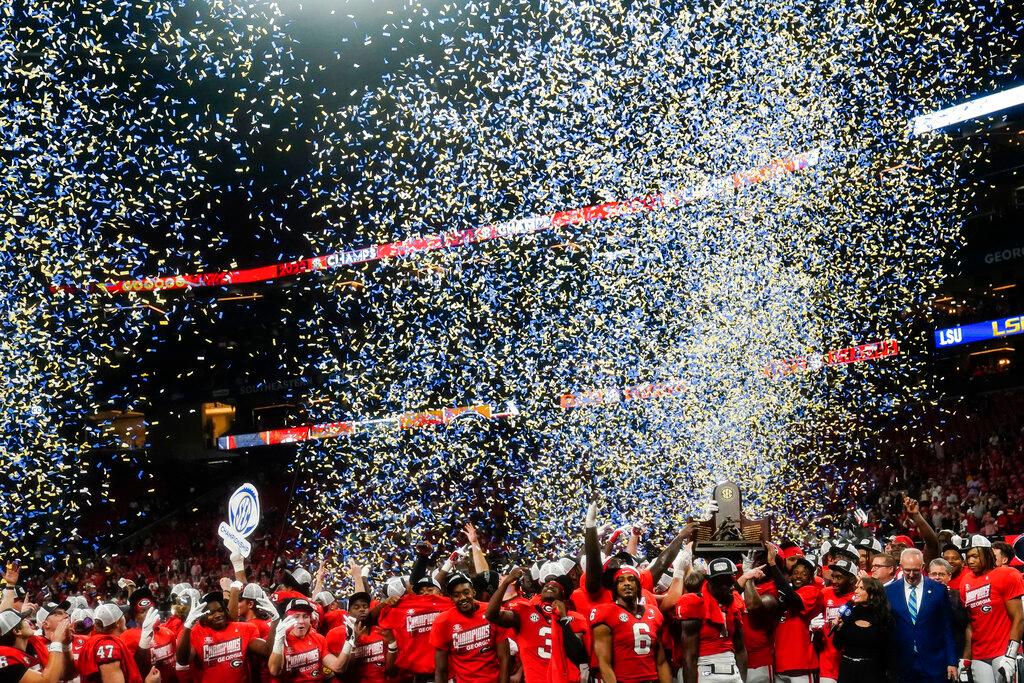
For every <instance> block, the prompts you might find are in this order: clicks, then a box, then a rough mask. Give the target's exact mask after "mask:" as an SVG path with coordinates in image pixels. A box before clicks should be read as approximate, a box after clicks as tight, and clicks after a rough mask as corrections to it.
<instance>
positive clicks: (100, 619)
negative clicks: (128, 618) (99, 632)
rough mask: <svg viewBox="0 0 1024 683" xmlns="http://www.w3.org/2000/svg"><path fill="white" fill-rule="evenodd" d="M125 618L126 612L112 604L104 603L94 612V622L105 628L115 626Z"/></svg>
mask: <svg viewBox="0 0 1024 683" xmlns="http://www.w3.org/2000/svg"><path fill="white" fill-rule="evenodd" d="M123 618H124V612H122V611H121V608H120V607H118V606H117V605H115V604H114V603H112V602H105V603H103V604H102V605H100V606H99V607H97V608H96V610H95V611H94V612H93V621H95V622H96V623H97V624H99V625H100V626H102V627H103V628H108V627H110V626H113V625H114V624H116V623H117V622H118V621H120V620H121V619H123Z"/></svg>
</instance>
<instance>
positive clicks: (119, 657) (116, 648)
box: [78, 633, 142, 683]
mask: <svg viewBox="0 0 1024 683" xmlns="http://www.w3.org/2000/svg"><path fill="white" fill-rule="evenodd" d="M104 664H117V665H118V666H120V668H121V675H123V676H124V680H125V683H142V676H141V675H140V674H139V667H138V666H136V664H135V659H134V658H133V657H132V654H131V653H130V652H129V651H128V647H127V646H126V645H125V644H124V641H122V640H121V639H120V638H119V637H117V636H115V635H110V634H107V633H96V634H93V635H91V636H89V639H88V640H86V641H85V644H84V645H82V653H81V654H80V655H79V657H78V673H79V675H80V676H81V677H82V683H100V681H101V680H102V679H101V677H100V667H101V666H103V665H104Z"/></svg>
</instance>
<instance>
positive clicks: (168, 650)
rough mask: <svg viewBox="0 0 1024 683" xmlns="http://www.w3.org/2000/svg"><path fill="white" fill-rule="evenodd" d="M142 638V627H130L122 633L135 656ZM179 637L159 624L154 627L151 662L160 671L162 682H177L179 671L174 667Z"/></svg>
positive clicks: (150, 654)
mask: <svg viewBox="0 0 1024 683" xmlns="http://www.w3.org/2000/svg"><path fill="white" fill-rule="evenodd" d="M140 638H142V629H141V628H130V629H128V630H127V631H125V632H124V633H122V634H121V640H123V641H124V644H125V646H126V647H127V648H128V651H129V652H131V653H132V656H133V657H134V656H135V652H136V651H137V650H138V649H139V639H140ZM177 640H178V639H177V637H175V635H174V633H173V632H172V631H171V629H169V628H167V627H165V626H160V625H157V627H156V628H154V629H153V643H152V644H151V645H150V646H149V656H150V662H151V663H152V665H153V666H155V667H156V668H157V669H159V671H160V681H161V683H177V681H178V672H177V670H176V669H175V668H174V665H175V662H176V659H175V654H176V652H177Z"/></svg>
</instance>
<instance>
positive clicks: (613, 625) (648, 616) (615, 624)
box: [590, 566, 672, 683]
mask: <svg viewBox="0 0 1024 683" xmlns="http://www.w3.org/2000/svg"><path fill="white" fill-rule="evenodd" d="M640 591H641V588H640V572H638V571H637V570H636V568H635V567H630V566H624V567H620V568H619V569H618V570H617V571H616V572H615V574H614V576H613V577H612V596H613V598H612V602H610V603H603V604H600V605H596V606H595V607H593V608H592V609H591V613H590V624H591V628H592V635H593V641H594V654H595V655H596V658H597V664H598V667H599V669H600V678H601V680H602V681H603V683H646V682H648V681H658V682H659V683H670V681H671V679H672V672H671V670H670V669H669V665H668V659H667V658H666V657H665V651H664V650H663V649H662V647H661V627H662V624H663V623H664V617H663V616H662V614H661V610H659V609H658V605H657V604H655V603H652V602H651V601H649V600H641V599H640Z"/></svg>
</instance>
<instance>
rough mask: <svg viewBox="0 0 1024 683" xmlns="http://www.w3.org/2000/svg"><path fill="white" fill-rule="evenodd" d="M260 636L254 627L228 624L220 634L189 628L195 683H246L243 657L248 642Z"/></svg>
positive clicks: (247, 648) (213, 631) (208, 630)
mask: <svg viewBox="0 0 1024 683" xmlns="http://www.w3.org/2000/svg"><path fill="white" fill-rule="evenodd" d="M258 637H259V632H258V631H257V630H256V626H255V625H254V624H250V623H248V622H244V621H229V622H228V625H227V626H225V627H224V628H223V629H221V630H220V631H215V630H214V629H212V628H209V627H207V626H203V625H202V624H196V625H195V626H193V627H192V637H191V642H192V653H193V659H192V673H193V677H194V678H195V680H196V682H197V683H248V681H249V669H248V667H246V666H245V655H246V652H248V650H249V643H251V642H252V641H253V640H255V639H256V638H258Z"/></svg>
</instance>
